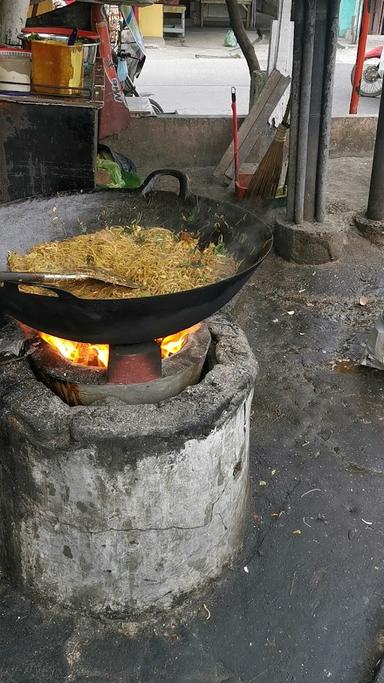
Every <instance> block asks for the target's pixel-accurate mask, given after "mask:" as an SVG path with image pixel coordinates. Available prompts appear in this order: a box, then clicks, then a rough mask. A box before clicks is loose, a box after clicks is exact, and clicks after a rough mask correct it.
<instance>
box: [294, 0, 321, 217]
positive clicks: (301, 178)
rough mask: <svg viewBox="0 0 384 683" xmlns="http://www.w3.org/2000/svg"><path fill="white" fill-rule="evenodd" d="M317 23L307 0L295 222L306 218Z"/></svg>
mask: <svg viewBox="0 0 384 683" xmlns="http://www.w3.org/2000/svg"><path fill="white" fill-rule="evenodd" d="M315 24H316V0H307V4H306V11H305V22H304V44H303V63H302V68H301V91H300V115H299V130H300V135H299V138H298V140H297V161H296V192H295V213H294V220H295V223H297V224H300V223H302V222H303V220H304V199H305V180H306V167H307V151H308V124H309V112H310V104H311V82H312V65H313V46H314V39H315Z"/></svg>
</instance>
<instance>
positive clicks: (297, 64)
mask: <svg viewBox="0 0 384 683" xmlns="http://www.w3.org/2000/svg"><path fill="white" fill-rule="evenodd" d="M293 21H294V37H293V62H292V83H291V123H290V127H289V160H288V179H287V220H288V221H293V220H294V216H295V192H296V160H297V140H298V130H299V112H300V82H301V65H302V56H303V34H304V5H303V3H302V2H301V0H295V2H294V12H293Z"/></svg>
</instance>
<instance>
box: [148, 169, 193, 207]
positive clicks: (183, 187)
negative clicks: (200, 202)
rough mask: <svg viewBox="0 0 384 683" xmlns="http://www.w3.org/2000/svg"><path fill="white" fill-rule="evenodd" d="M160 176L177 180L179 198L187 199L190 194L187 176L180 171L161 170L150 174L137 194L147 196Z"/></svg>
mask: <svg viewBox="0 0 384 683" xmlns="http://www.w3.org/2000/svg"><path fill="white" fill-rule="evenodd" d="M161 175H170V176H173V178H177V180H178V181H179V197H180V198H181V199H186V198H187V197H188V195H189V194H190V192H191V190H190V185H189V178H188V176H187V175H185V173H183V172H182V171H178V170H176V169H169V168H161V169H159V170H158V171H152V173H150V174H149V175H148V176H147V177H146V179H145V180H144V182H143V184H142V185H140V187H139V188H138V192H140V193H141V194H147V192H151V191H152V190H153V186H154V182H155V179H156V178H157V177H158V176H161Z"/></svg>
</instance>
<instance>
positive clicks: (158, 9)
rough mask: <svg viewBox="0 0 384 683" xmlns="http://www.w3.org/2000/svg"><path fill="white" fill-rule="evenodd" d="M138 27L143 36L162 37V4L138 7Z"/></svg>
mask: <svg viewBox="0 0 384 683" xmlns="http://www.w3.org/2000/svg"><path fill="white" fill-rule="evenodd" d="M139 28H140V31H141V33H142V35H143V36H144V38H162V37H163V5H160V4H156V5H150V6H149V7H139Z"/></svg>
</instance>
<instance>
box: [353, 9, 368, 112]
mask: <svg viewBox="0 0 384 683" xmlns="http://www.w3.org/2000/svg"><path fill="white" fill-rule="evenodd" d="M369 12H370V0H364V4H363V11H362V15H361V26H360V35H359V43H358V47H357V55H356V68H355V76H354V79H353V86H352V95H351V103H350V105H349V113H350V114H357V107H358V104H359V96H360V83H361V76H362V74H363V65H364V59H365V50H366V47H367V37H368V28H369Z"/></svg>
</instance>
